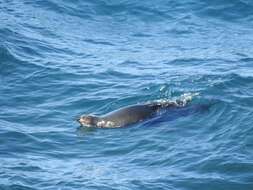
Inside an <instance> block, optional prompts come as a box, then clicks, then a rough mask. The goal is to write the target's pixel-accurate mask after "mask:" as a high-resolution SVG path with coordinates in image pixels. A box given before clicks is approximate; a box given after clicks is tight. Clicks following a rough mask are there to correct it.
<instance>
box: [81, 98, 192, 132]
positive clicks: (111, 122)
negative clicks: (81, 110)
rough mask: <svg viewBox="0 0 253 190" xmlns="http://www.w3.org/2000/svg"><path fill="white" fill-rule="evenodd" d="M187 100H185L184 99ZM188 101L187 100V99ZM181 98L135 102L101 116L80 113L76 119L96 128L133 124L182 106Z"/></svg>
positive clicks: (86, 125)
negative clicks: (144, 102) (142, 102)
mask: <svg viewBox="0 0 253 190" xmlns="http://www.w3.org/2000/svg"><path fill="white" fill-rule="evenodd" d="M186 101H187V100H186ZM187 102H188V101H187ZM187 102H185V101H183V100H176V101H165V102H153V103H146V104H137V105H131V106H127V107H123V108H120V109H118V110H115V111H112V112H110V113H108V114H105V115H103V116H96V115H82V116H81V117H80V118H78V119H77V121H78V122H79V123H80V125H81V126H85V127H96V128H117V127H125V126H128V125H131V124H135V123H138V122H141V121H144V120H147V119H150V118H152V117H155V116H156V115H157V114H158V113H159V112H161V111H162V110H165V109H168V108H177V107H183V106H185V105H186V103H187Z"/></svg>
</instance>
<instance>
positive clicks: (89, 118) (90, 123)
mask: <svg viewBox="0 0 253 190" xmlns="http://www.w3.org/2000/svg"><path fill="white" fill-rule="evenodd" d="M98 120H99V119H98V117H97V116H94V115H82V116H81V117H80V118H79V119H77V121H78V122H79V123H80V124H81V125H82V126H86V127H94V126H96V125H97V122H98Z"/></svg>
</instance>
